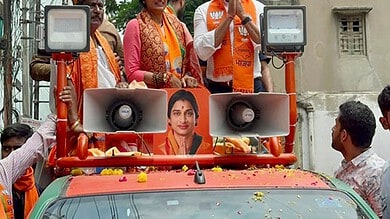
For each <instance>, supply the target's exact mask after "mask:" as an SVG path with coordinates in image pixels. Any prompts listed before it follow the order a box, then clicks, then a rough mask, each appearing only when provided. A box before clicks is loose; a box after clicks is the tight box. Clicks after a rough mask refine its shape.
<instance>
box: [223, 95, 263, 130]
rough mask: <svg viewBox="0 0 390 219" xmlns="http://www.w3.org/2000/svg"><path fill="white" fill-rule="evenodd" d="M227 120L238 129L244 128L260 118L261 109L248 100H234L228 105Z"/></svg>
mask: <svg viewBox="0 0 390 219" xmlns="http://www.w3.org/2000/svg"><path fill="white" fill-rule="evenodd" d="M226 116H227V118H226V119H227V122H228V123H229V125H230V126H231V127H232V128H234V129H236V130H244V129H246V128H248V127H249V126H251V125H252V124H253V123H254V120H255V119H259V118H260V111H259V110H256V109H255V108H254V107H253V106H252V105H251V104H250V103H249V102H248V101H244V100H233V101H231V102H230V103H229V105H228V107H227V113H226Z"/></svg>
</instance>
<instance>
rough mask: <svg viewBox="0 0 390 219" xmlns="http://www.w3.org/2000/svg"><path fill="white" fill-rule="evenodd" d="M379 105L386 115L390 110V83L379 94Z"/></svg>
mask: <svg viewBox="0 0 390 219" xmlns="http://www.w3.org/2000/svg"><path fill="white" fill-rule="evenodd" d="M378 105H379V108H380V110H381V112H382V114H383V115H384V116H386V113H387V112H388V111H390V85H386V87H385V88H383V90H382V92H381V93H380V94H379V96H378Z"/></svg>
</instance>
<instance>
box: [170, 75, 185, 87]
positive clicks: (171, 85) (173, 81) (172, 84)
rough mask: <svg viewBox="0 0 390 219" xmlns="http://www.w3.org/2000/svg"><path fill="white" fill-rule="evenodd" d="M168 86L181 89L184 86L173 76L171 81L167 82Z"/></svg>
mask: <svg viewBox="0 0 390 219" xmlns="http://www.w3.org/2000/svg"><path fill="white" fill-rule="evenodd" d="M167 84H168V85H169V86H170V87H172V88H181V87H182V86H181V85H182V84H181V81H180V79H179V78H177V77H176V76H174V75H172V76H171V77H169V80H168V81H167Z"/></svg>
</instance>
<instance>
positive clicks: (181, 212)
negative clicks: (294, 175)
mask: <svg viewBox="0 0 390 219" xmlns="http://www.w3.org/2000/svg"><path fill="white" fill-rule="evenodd" d="M43 218H104V219H106V218H115V219H120V218H126V219H128V218H147V219H150V218H158V219H161V218H164V219H170V218H172V219H173V218H175V219H182V218H199V219H203V218H317V219H320V218H326V219H327V218H368V217H367V216H366V215H364V214H363V212H362V211H361V209H360V208H359V207H358V206H357V204H356V203H355V202H354V201H353V200H352V199H351V198H349V197H348V196H347V195H346V194H344V193H342V192H338V191H333V190H332V191H331V190H298V189H296V190H291V189H289V190H287V189H272V190H253V189H245V190H243V189H235V190H190V191H165V192H161V191H158V192H145V193H132V194H109V195H99V196H88V197H72V198H64V199H59V200H57V201H55V202H54V203H52V204H51V205H50V206H49V207H48V208H47V209H46V210H45V214H44V216H43Z"/></svg>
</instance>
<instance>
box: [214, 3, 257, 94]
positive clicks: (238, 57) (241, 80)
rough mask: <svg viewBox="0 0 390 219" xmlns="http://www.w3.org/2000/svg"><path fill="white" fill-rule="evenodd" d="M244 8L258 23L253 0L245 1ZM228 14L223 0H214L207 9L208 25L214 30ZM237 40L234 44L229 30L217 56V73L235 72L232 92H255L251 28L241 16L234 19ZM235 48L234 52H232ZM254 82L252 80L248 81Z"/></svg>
mask: <svg viewBox="0 0 390 219" xmlns="http://www.w3.org/2000/svg"><path fill="white" fill-rule="evenodd" d="M242 5H243V7H244V9H245V11H246V12H247V13H248V14H249V15H250V16H251V18H252V20H253V22H255V23H256V19H257V18H256V8H255V5H254V3H253V2H252V0H242ZM226 17H227V12H226V10H225V5H224V1H223V0H212V1H211V3H210V5H209V8H208V9H207V28H208V30H209V31H210V30H214V29H215V28H217V27H218V25H219V24H220V23H221V22H222V21H223V20H224V19H225V18H226ZM233 22H234V41H233V48H234V49H233V48H232V46H231V43H230V42H231V40H230V31H229V32H227V33H226V35H225V37H224V39H223V43H222V45H221V48H220V49H219V50H217V51H216V52H215V53H214V55H213V59H214V75H215V76H216V77H219V76H227V75H233V91H235V92H244V93H253V91H254V84H253V71H254V62H253V57H254V48H253V43H252V41H251V39H250V37H249V34H248V31H247V30H246V29H245V27H244V26H243V25H241V20H240V19H239V18H238V16H235V18H234V21H233ZM232 51H233V52H232ZM248 82H251V83H248Z"/></svg>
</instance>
